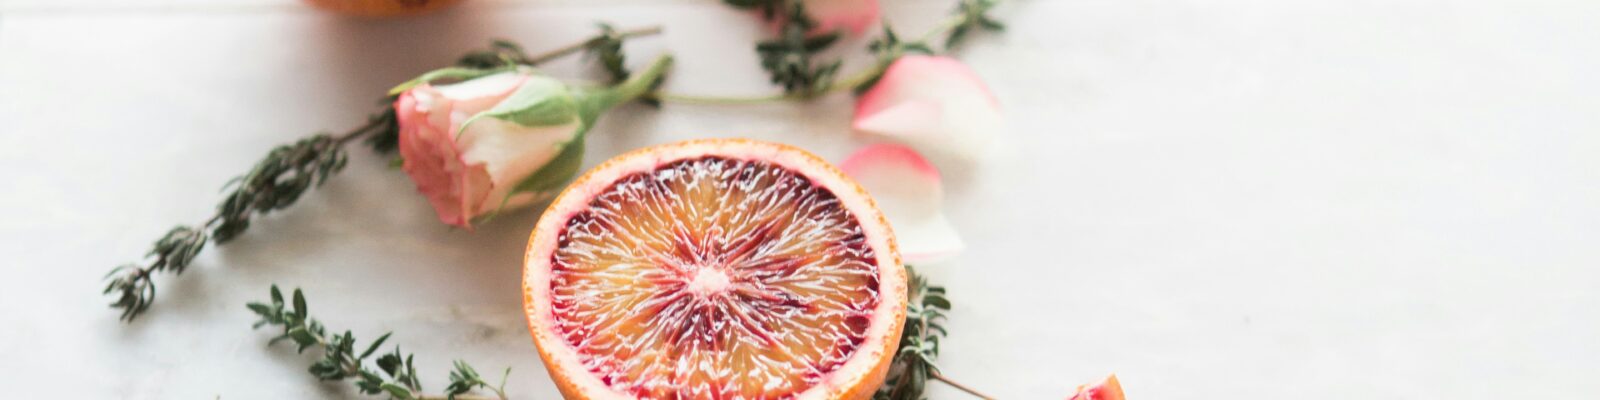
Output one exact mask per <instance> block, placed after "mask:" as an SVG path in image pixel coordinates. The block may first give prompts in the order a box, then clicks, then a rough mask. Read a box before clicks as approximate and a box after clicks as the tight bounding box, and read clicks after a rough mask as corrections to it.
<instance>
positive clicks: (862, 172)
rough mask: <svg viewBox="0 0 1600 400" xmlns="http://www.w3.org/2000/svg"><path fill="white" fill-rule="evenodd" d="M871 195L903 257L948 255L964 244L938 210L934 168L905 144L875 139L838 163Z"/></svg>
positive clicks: (940, 192)
mask: <svg viewBox="0 0 1600 400" xmlns="http://www.w3.org/2000/svg"><path fill="white" fill-rule="evenodd" d="M839 168H840V169H842V170H844V173H845V174H847V175H850V177H852V178H855V180H856V182H857V183H860V184H861V186H862V187H863V188H865V189H866V190H867V193H868V194H871V195H872V198H873V199H874V200H876V201H877V203H878V208H879V209H881V210H882V211H883V214H884V216H885V217H886V218H888V219H889V224H890V225H892V226H893V228H894V231H895V237H896V238H897V239H899V242H900V254H901V256H903V257H904V258H905V261H906V262H908V263H919V262H934V261H939V260H943V259H946V258H949V257H952V256H954V255H956V254H958V253H960V252H961V250H962V249H963V248H965V245H964V244H962V242H961V237H960V235H958V234H957V233H956V230H955V227H954V226H952V225H951V224H950V221H949V220H947V219H946V218H945V216H944V210H943V206H942V203H943V202H944V187H943V185H942V184H941V183H940V181H939V170H938V169H936V168H934V167H933V164H931V163H928V161H927V160H925V159H923V158H922V155H920V154H917V152H916V150H912V149H911V148H910V147H906V146H902V145H897V144H875V145H871V146H867V147H865V148H862V149H861V150H859V151H856V153H855V154H853V155H851V156H850V157H849V158H847V159H845V161H844V162H843V163H841V164H840V165H839Z"/></svg>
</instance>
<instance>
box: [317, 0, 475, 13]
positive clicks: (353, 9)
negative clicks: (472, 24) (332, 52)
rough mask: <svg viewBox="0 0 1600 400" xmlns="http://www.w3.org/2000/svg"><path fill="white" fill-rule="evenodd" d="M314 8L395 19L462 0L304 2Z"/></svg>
mask: <svg viewBox="0 0 1600 400" xmlns="http://www.w3.org/2000/svg"><path fill="white" fill-rule="evenodd" d="M303 1H305V2H306V4H310V5H311V6H312V7H316V8H320V9H323V10H328V11H333V12H336V13H340V14H346V15H359V16H363V17H394V16H404V15H417V14H423V13H427V12H430V11H434V10H438V9H441V8H445V7H449V6H451V5H454V4H456V3H460V2H461V0H303Z"/></svg>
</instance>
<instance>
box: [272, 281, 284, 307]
mask: <svg viewBox="0 0 1600 400" xmlns="http://www.w3.org/2000/svg"><path fill="white" fill-rule="evenodd" d="M272 304H277V305H283V292H282V291H280V290H278V285H272Z"/></svg>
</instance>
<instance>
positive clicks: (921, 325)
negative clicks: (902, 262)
mask: <svg viewBox="0 0 1600 400" xmlns="http://www.w3.org/2000/svg"><path fill="white" fill-rule="evenodd" d="M906 272H907V274H908V275H910V282H911V285H910V288H909V291H910V294H909V298H910V300H909V301H908V302H907V305H906V325H905V328H904V330H902V331H901V334H900V350H899V351H897V352H896V353H895V356H894V357H895V358H894V363H893V364H891V365H890V366H889V376H888V378H886V379H884V381H883V386H882V387H879V388H878V391H877V392H876V393H874V394H873V396H872V398H873V400H921V399H922V398H923V391H924V390H926V389H927V383H928V380H930V379H932V380H936V381H940V382H944V383H945V384H947V385H950V386H951V387H954V388H956V389H960V390H961V391H963V392H967V393H968V394H971V395H973V396H976V397H978V398H981V399H985V400H991V399H993V397H989V396H988V395H985V394H983V393H980V392H978V391H977V390H974V389H972V388H971V387H968V386H966V385H963V384H961V383H959V382H956V381H955V380H952V379H950V378H949V377H946V376H944V374H942V373H940V372H939V366H938V365H937V364H935V363H934V360H935V359H937V358H939V339H940V338H942V337H944V336H945V335H946V331H945V329H944V320H945V313H946V312H948V311H950V300H949V299H947V298H945V292H944V287H943V286H933V285H929V284H928V279H927V277H924V276H921V275H918V274H917V272H916V270H914V269H912V268H911V266H909V265H908V266H906Z"/></svg>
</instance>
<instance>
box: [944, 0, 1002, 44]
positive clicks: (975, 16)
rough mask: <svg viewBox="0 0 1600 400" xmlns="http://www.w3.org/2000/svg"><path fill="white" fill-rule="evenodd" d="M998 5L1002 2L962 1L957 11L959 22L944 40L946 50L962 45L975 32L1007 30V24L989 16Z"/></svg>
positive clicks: (997, 0) (957, 6) (994, 0)
mask: <svg viewBox="0 0 1600 400" xmlns="http://www.w3.org/2000/svg"><path fill="white" fill-rule="evenodd" d="M998 4H1000V0H961V4H958V5H956V11H955V15H956V18H957V21H958V22H956V24H955V26H954V27H952V28H950V33H949V34H948V35H947V36H945V39H944V47H945V49H950V48H952V47H956V46H957V45H959V44H961V42H962V41H963V40H966V38H967V35H968V34H970V33H972V32H974V31H995V32H998V31H1002V30H1005V27H1006V26H1005V24H1002V23H1000V21H999V20H996V19H994V17H990V16H989V11H990V10H992V9H994V6H995V5H998Z"/></svg>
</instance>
